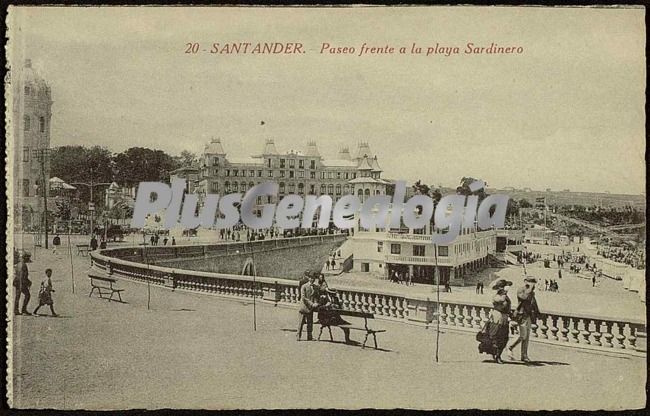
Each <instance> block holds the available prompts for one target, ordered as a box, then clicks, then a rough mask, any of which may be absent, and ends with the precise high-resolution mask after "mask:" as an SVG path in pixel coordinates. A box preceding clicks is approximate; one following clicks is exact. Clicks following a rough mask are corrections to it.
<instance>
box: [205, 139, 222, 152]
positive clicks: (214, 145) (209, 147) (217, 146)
mask: <svg viewBox="0 0 650 416" xmlns="http://www.w3.org/2000/svg"><path fill="white" fill-rule="evenodd" d="M203 153H210V154H214V155H225V154H226V152H224V150H223V146H222V145H221V139H219V138H217V139H215V138H214V137H213V138H212V140H210V143H208V144H206V145H205V149H204V150H203Z"/></svg>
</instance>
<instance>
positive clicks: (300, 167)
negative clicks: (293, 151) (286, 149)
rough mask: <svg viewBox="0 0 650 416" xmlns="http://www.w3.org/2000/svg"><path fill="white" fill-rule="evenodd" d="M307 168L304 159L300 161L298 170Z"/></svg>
mask: <svg viewBox="0 0 650 416" xmlns="http://www.w3.org/2000/svg"><path fill="white" fill-rule="evenodd" d="M304 168H305V161H304V160H303V159H300V160H298V169H304Z"/></svg>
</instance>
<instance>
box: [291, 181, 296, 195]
mask: <svg viewBox="0 0 650 416" xmlns="http://www.w3.org/2000/svg"><path fill="white" fill-rule="evenodd" d="M295 192H296V184H295V183H290V184H289V193H290V194H293V193H295Z"/></svg>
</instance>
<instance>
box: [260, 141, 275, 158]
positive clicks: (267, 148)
mask: <svg viewBox="0 0 650 416" xmlns="http://www.w3.org/2000/svg"><path fill="white" fill-rule="evenodd" d="M262 154H263V155H277V154H278V149H276V148H275V141H274V140H273V139H267V140H266V144H265V145H264V151H263V152H262Z"/></svg>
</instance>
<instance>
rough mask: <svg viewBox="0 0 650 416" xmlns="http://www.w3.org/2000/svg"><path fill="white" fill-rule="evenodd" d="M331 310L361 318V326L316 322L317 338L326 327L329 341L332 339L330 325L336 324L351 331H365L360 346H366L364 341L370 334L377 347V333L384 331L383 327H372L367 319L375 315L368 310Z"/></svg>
mask: <svg viewBox="0 0 650 416" xmlns="http://www.w3.org/2000/svg"><path fill="white" fill-rule="evenodd" d="M332 312H335V313H338V314H339V315H341V316H350V317H354V318H363V326H355V325H352V324H350V325H347V324H346V325H323V324H321V323H320V322H317V323H319V324H320V333H319V334H318V340H319V341H320V337H321V335H323V329H324V328H327V330H328V331H329V333H330V341H334V338H333V337H332V328H331V326H338V327H339V328H347V329H349V330H351V331H361V332H365V333H366V337H365V338H364V340H363V345H362V346H361V348H365V347H366V342H368V337H369V336H370V335H372V338H373V341H374V342H375V349H377V334H378V333H380V332H386V330H385V329H372V328H369V327H368V319H374V318H375V315H373V314H371V313H369V312H359V311H346V310H344V309H333V310H332Z"/></svg>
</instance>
